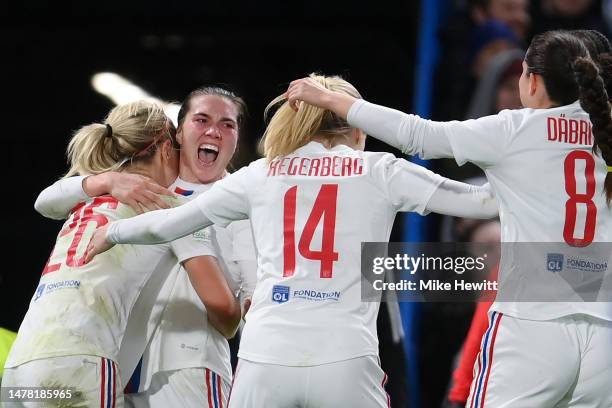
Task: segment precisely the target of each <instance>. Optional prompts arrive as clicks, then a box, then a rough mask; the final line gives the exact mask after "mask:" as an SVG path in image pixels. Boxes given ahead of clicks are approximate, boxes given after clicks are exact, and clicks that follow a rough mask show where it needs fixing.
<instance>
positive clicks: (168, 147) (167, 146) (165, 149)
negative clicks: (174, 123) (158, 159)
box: [161, 139, 175, 161]
mask: <svg viewBox="0 0 612 408" xmlns="http://www.w3.org/2000/svg"><path fill="white" fill-rule="evenodd" d="M173 154H175V153H174V147H173V146H172V141H171V140H170V139H166V140H164V142H163V143H162V145H161V155H162V158H163V159H164V160H166V161H169V160H170V159H171V158H172V155H173Z"/></svg>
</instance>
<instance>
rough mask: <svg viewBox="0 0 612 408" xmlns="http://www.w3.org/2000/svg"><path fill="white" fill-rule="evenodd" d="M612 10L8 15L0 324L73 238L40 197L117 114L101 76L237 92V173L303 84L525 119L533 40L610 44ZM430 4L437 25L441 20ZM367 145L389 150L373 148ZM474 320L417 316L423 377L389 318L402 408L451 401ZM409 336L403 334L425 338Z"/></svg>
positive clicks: (493, 1)
mask: <svg viewBox="0 0 612 408" xmlns="http://www.w3.org/2000/svg"><path fill="white" fill-rule="evenodd" d="M5 3H6V2H5ZM608 4H609V2H608V1H603V4H602V2H601V1H591V0H542V1H531V2H530V1H529V0H472V1H468V0H464V1H460V0H454V1H453V0H431V1H429V0H423V1H417V0H413V1H410V0H409V1H391V0H379V1H367V2H365V1H357V0H354V1H348V0H341V1H331V0H329V1H322V0H311V1H309V2H294V1H279V0H275V1H270V0H260V1H252V2H235V1H234V2H222V1H215V2H209V1H188V0H175V1H172V2H162V1H159V0H149V1H143V0H135V1H129V0H124V1H116V0H109V1H103V2H89V1H66V2H61V3H59V2H46V1H39V0H30V1H23V2H20V3H18V2H9V3H8V4H2V5H0V44H1V45H0V50H1V52H2V63H1V71H0V72H1V74H2V75H1V76H0V77H1V78H2V81H1V84H2V88H1V89H2V92H3V94H2V100H3V109H2V111H3V112H4V120H3V121H2V123H3V126H2V131H3V132H2V133H3V135H2V146H3V148H4V152H5V153H4V157H5V158H6V159H7V161H8V166H7V167H8V168H7V172H6V174H5V180H6V181H7V184H6V185H5V186H6V187H7V189H6V190H5V195H6V196H7V200H6V201H5V202H4V208H5V210H4V213H5V215H6V217H7V219H8V228H7V230H5V233H4V234H3V241H4V242H3V248H4V249H3V254H2V258H3V260H4V265H5V266H4V267H3V268H1V269H0V288H1V296H0V299H2V300H1V302H2V304H1V306H2V309H1V310H2V312H1V314H0V316H1V319H0V326H2V327H5V328H8V329H11V330H14V331H16V330H17V329H18V327H19V324H20V322H21V319H22V318H23V315H24V314H25V311H26V310H27V305H28V303H29V301H30V298H31V296H32V294H33V292H34V290H35V288H36V286H37V282H38V279H39V277H40V272H41V271H42V268H43V266H44V264H45V262H46V260H47V257H48V256H49V252H50V250H51V248H52V247H53V244H54V239H55V235H56V234H57V231H58V230H59V228H60V226H61V222H56V221H51V220H46V219H43V218H42V217H41V216H40V215H38V214H37V213H35V211H34V209H33V204H34V201H35V198H36V196H37V195H38V193H39V192H40V191H41V190H42V189H43V188H44V187H46V186H47V185H49V184H51V183H52V182H54V181H55V180H56V179H58V178H59V177H61V175H62V174H63V173H64V172H65V171H66V170H67V167H66V160H65V155H64V151H65V147H66V145H67V142H68V140H69V138H70V137H71V134H72V132H73V131H74V130H76V129H78V128H79V127H80V126H82V125H84V124H87V123H90V122H94V121H100V120H102V119H103V117H104V115H105V114H106V113H107V112H108V111H109V110H110V108H112V106H113V103H112V102H111V101H110V100H109V99H108V98H106V97H105V96H103V95H100V94H98V93H97V92H95V91H94V89H93V88H92V85H91V79H92V76H93V75H94V74H95V73H98V72H115V73H117V74H120V75H122V76H123V77H125V78H127V79H129V80H130V81H132V82H133V83H135V84H136V85H138V86H141V87H142V88H143V89H145V90H146V91H147V92H149V93H150V94H152V95H153V96H156V97H159V98H161V99H164V100H168V101H181V99H182V98H183V97H184V96H185V95H186V94H187V93H188V92H189V91H190V90H192V89H194V88H196V87H198V86H201V85H204V84H211V83H214V84H224V85H228V86H230V87H231V88H232V89H235V90H236V91H237V92H238V93H239V94H241V95H243V97H244V99H245V100H246V102H247V105H248V107H249V111H250V115H249V119H248V122H247V126H246V129H245V131H244V132H243V133H242V135H241V140H240V146H239V152H238V154H237V156H236V158H235V160H234V162H233V165H234V167H235V168H239V167H241V166H242V165H244V164H246V163H248V162H249V161H250V160H252V159H254V158H256V157H257V155H256V143H257V141H258V139H259V137H260V135H261V134H262V130H263V127H264V122H263V109H264V107H265V105H266V104H267V103H268V102H269V101H270V100H272V99H273V98H274V97H275V96H277V95H278V94H280V93H282V92H283V91H284V90H285V89H286V86H287V84H288V82H290V81H291V80H293V79H296V78H298V77H302V76H305V75H307V74H308V73H310V72H313V71H317V72H322V73H325V74H341V75H343V76H344V77H345V78H346V79H348V80H349V81H350V82H352V83H353V84H354V85H355V86H356V87H357V88H358V89H359V90H360V92H361V93H362V95H363V96H364V97H365V98H366V99H368V100H371V101H374V102H377V103H380V104H383V105H386V106H390V107H394V108H397V109H400V110H403V111H409V112H411V111H414V110H413V109H415V105H418V106H416V108H417V111H418V113H421V114H424V115H426V116H430V117H432V118H434V119H438V120H450V119H464V118H467V117H478V116H483V115H486V114H493V113H496V112H497V111H499V110H500V109H503V108H518V107H520V101H517V98H518V90H517V87H516V81H517V80H518V75H520V70H518V68H517V64H518V65H520V61H521V58H522V57H521V54H520V53H521V52H522V51H521V50H524V49H525V47H526V46H527V45H528V42H529V40H530V38H531V36H532V35H533V34H534V33H538V32H541V31H545V30H548V29H553V28H568V29H574V28H594V29H598V30H601V31H603V32H605V33H606V34H607V33H608V32H609V29H608V26H607V24H606V19H605V15H606V14H605V13H604V10H606V7H607V6H608ZM425 8H428V11H427V13H432V12H433V13H434V14H435V18H434V19H433V20H432V19H431V15H429V17H427V16H426V15H425V14H427V13H425ZM428 24H432V25H434V27H429V28H431V29H433V37H432V38H431V39H433V41H434V42H435V44H434V45H435V46H434V47H432V50H431V51H432V52H433V54H434V55H429V57H430V58H433V61H434V62H435V65H434V66H433V69H432V70H431V71H430V72H429V77H430V78H429V79H430V80H431V84H432V85H431V86H427V87H426V89H424V90H423V89H422V88H423V87H419V85H422V84H423V83H427V84H429V82H422V81H426V78H424V77H423V75H424V74H423V72H420V73H419V72H418V69H417V68H418V64H419V63H422V62H423V61H422V59H423V58H425V57H427V53H425V54H424V53H423V49H422V47H428V46H429V45H428V44H430V43H427V42H426V41H425V42H424V41H423V40H424V36H426V35H427V28H428V27H427V25H428ZM426 51H427V50H426ZM513 52H514V54H513ZM430 54H431V53H430ZM502 54H503V55H502ZM424 55H425V56H424ZM500 55H501V57H500ZM502 57H503V58H502ZM517 61H518V63H517ZM425 74H427V72H426V73H425ZM417 89H420V91H421V92H427V93H428V94H429V96H431V98H432V102H431V103H426V104H425V105H426V112H424V111H423V107H422V104H419V99H418V97H415V92H417ZM419 95H420V94H419ZM415 98H416V99H415ZM415 102H416V103H415ZM517 104H518V106H517ZM419 106H420V107H419ZM368 149H370V150H389V147H388V146H385V145H382V144H379V143H376V142H375V141H373V140H369V141H368ZM396 153H397V152H396ZM431 165H432V166H433V168H434V169H435V170H437V171H439V172H440V173H442V174H444V175H447V176H449V177H451V178H455V179H462V178H465V177H472V176H477V175H478V174H479V171H478V170H477V169H475V168H471V167H465V168H462V169H459V168H457V167H456V166H455V165H454V164H453V163H452V162H451V161H440V162H436V163H432V164H431ZM404 225H405V222H404V220H402V219H399V220H398V222H397V227H396V228H395V230H394V233H393V237H392V238H393V240H396V241H400V240H402V239H403V238H404V237H405V236H406V233H407V231H405V230H404V228H403V226H404ZM457 225H460V223H458V222H457V220H448V219H446V220H443V219H441V218H439V217H433V216H430V217H428V219H427V220H426V223H425V224H424V231H423V232H422V233H421V234H420V237H422V239H423V240H434V241H435V240H438V239H450V240H455V239H462V240H470V239H472V238H473V237H472V236H471V235H470V234H471V233H472V232H473V231H471V230H469V232H470V234H468V233H466V231H465V230H462V229H461V228H460V227H457ZM441 228H442V231H441ZM383 310H384V309H383ZM472 311H473V305H470V304H465V305H459V306H457V305H456V304H452V305H447V304H428V305H423V307H421V308H420V309H419V310H418V316H417V317H418V319H417V320H415V322H417V323H416V326H417V329H418V330H417V331H418V333H419V334H418V335H417V336H416V337H413V338H412V339H413V343H414V344H416V350H417V352H418V355H417V357H415V359H414V360H416V358H418V359H419V364H418V366H417V375H414V371H411V370H410V369H407V368H406V362H407V361H408V363H410V361H411V360H410V353H408V354H409V356H408V357H409V358H407V359H406V358H405V355H404V352H405V348H404V347H402V345H401V344H398V343H393V342H392V341H391V338H390V337H391V336H390V334H389V321H388V317H387V314H386V313H381V318H380V320H381V321H380V325H381V330H380V337H381V358H382V363H383V367H384V368H385V370H387V371H388V372H389V374H390V381H391V383H390V389H389V391H390V393H391V395H392V401H393V404H394V405H395V406H400V407H405V406H412V407H419V406H420V407H427V408H428V407H440V406H441V404H443V403H445V402H444V401H445V400H446V392H447V387H448V384H449V379H450V375H451V368H452V362H453V358H454V356H455V355H456V354H457V353H458V352H459V350H460V349H461V346H462V342H463V338H464V337H465V334H466V332H467V329H468V327H469V325H470V320H471V317H472ZM405 318H406V317H405ZM405 329H407V328H406V327H405ZM410 330H412V329H410ZM410 330H407V332H408V333H407V336H414V335H413V334H411V333H410ZM407 372H411V373H413V374H411V375H408V374H407ZM446 403H448V401H447V402H446Z"/></svg>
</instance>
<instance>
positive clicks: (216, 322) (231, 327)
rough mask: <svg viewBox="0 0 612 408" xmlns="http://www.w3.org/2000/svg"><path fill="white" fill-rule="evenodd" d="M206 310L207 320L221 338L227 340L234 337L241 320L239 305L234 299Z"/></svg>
mask: <svg viewBox="0 0 612 408" xmlns="http://www.w3.org/2000/svg"><path fill="white" fill-rule="evenodd" d="M207 309H208V315H209V320H211V323H212V324H213V326H215V328H216V329H217V330H218V331H219V333H221V334H222V335H223V337H225V338H226V339H228V340H229V339H231V338H232V337H234V336H235V335H236V332H237V331H238V326H239V325H240V318H241V311H240V305H239V303H238V301H237V300H236V299H232V300H231V301H229V302H224V303H223V304H219V305H216V306H215V307H214V308H212V307H207Z"/></svg>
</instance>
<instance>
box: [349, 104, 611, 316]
mask: <svg viewBox="0 0 612 408" xmlns="http://www.w3.org/2000/svg"><path fill="white" fill-rule="evenodd" d="M348 116H349V117H348V119H349V123H351V124H352V125H353V126H357V127H361V128H363V129H364V130H365V131H366V132H368V133H370V134H373V135H375V136H376V137H379V138H380V139H382V140H384V141H386V142H388V143H390V144H391V145H394V146H396V147H399V148H401V149H402V151H404V152H405V153H410V154H415V153H418V154H420V155H421V156H422V157H424V158H439V157H455V159H456V161H457V163H458V164H459V165H462V164H464V163H466V162H472V163H474V164H476V165H478V166H480V167H481V168H482V169H484V171H485V173H486V176H487V178H488V179H489V182H490V183H491V186H492V188H493V190H494V191H495V194H496V197H497V200H498V202H499V206H500V209H499V214H500V220H501V226H502V236H501V239H502V245H503V248H502V249H503V253H502V259H501V264H500V270H499V282H500V283H499V291H500V293H501V292H502V291H503V290H505V289H504V288H506V287H512V289H511V290H517V289H519V290H518V291H517V292H515V293H514V294H515V295H516V298H515V299H535V298H537V297H538V296H537V293H533V292H534V291H536V290H542V289H543V287H544V286H547V285H543V283H546V282H547V281H549V282H550V285H549V286H550V289H547V290H549V291H550V292H551V293H554V292H555V291H558V292H559V293H565V291H566V290H568V289H571V285H570V284H568V282H569V281H570V280H571V279H576V280H578V283H579V282H580V280H586V279H593V277H594V276H596V275H595V274H597V273H598V271H596V270H594V269H593V270H586V269H584V268H582V270H580V269H576V270H575V271H574V272H572V271H568V272H572V274H571V276H568V275H567V274H566V275H562V274H561V273H557V272H560V271H561V270H562V269H563V267H562V265H563V261H565V262H566V263H565V265H566V270H567V269H569V267H572V265H570V264H568V262H572V263H574V262H575V261H576V260H577V258H578V257H574V258H576V259H568V258H567V257H566V259H564V260H563V259H562V254H555V253H551V254H549V258H548V259H547V258H538V256H539V255H541V254H536V255H534V258H533V262H532V264H531V265H525V262H524V261H525V260H524V259H520V258H521V257H520V256H517V255H516V254H525V253H526V252H525V251H526V249H527V248H529V245H527V244H533V247H534V253H537V251H538V250H541V249H542V248H543V247H544V245H547V244H540V243H548V245H550V243H559V244H555V245H550V248H551V252H563V250H567V251H570V249H571V252H572V253H573V252H574V251H575V250H574V249H572V248H576V247H581V246H586V248H589V244H591V243H595V245H591V247H592V248H595V249H594V251H595V252H597V254H591V255H593V259H591V260H594V258H598V261H599V262H600V263H601V264H602V265H603V264H610V262H612V259H609V257H610V256H611V255H612V254H610V251H609V250H606V249H605V248H604V246H605V245H608V247H607V248H610V247H609V245H610V244H609V243H610V242H612V212H611V209H610V207H608V205H607V204H606V198H605V193H604V192H603V185H604V180H605V178H606V174H607V167H606V163H605V161H604V160H603V159H602V158H601V157H600V156H599V155H596V154H593V151H592V147H593V135H592V127H591V123H590V121H589V116H588V114H587V113H586V112H584V110H582V108H581V107H580V104H579V102H575V103H573V104H570V105H566V106H561V107H557V108H551V109H519V110H505V111H502V112H500V113H499V114H497V115H493V116H487V117H484V118H480V119H476V120H467V121H462V122H458V121H453V122H432V121H427V120H423V119H420V118H418V117H416V116H414V115H406V114H402V113H399V112H397V111H392V110H390V109H387V108H383V107H380V106H376V105H373V104H370V103H367V102H365V101H357V102H355V104H353V106H352V107H351V110H350V112H349V115H348ZM428 140H429V142H428ZM448 143H450V147H449V146H448ZM508 243H521V244H508ZM598 243H608V244H598ZM602 249H603V250H604V251H607V254H606V253H603V254H602V253H601V250H602ZM587 251H588V249H587ZM550 257H552V258H550ZM604 258H608V259H604ZM548 262H552V263H553V265H552V267H550V265H548V264H547V263H548ZM578 262H579V263H581V261H580V260H578ZM585 262H589V259H586V260H585ZM595 263H597V262H595ZM574 265H579V264H577V263H574ZM587 269H588V268H587ZM600 275H601V273H600ZM609 275H610V272H607V277H604V279H607V280H604V281H603V284H602V282H599V283H598V284H600V285H601V288H602V290H601V291H600V295H599V297H598V298H597V300H599V302H580V301H578V302H576V301H574V300H579V298H577V297H567V298H565V299H558V300H567V301H556V302H541V301H537V302H503V303H502V302H497V303H495V304H494V305H493V307H492V310H496V311H500V312H503V313H505V314H508V315H511V316H514V317H518V318H523V319H535V320H548V319H554V318H558V317H562V316H566V315H570V314H575V313H584V314H588V315H592V316H596V317H599V318H602V319H606V320H612V303H610V299H609V297H610V287H611V286H612V281H610V276H609ZM543 280H546V281H543ZM506 284H508V285H506ZM573 284H576V282H573ZM570 291H571V290H570ZM504 293H506V292H504ZM504 300H511V299H509V298H508V297H505V299H504ZM536 300H538V299H536ZM593 300H595V299H593Z"/></svg>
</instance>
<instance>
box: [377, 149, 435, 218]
mask: <svg viewBox="0 0 612 408" xmlns="http://www.w3.org/2000/svg"><path fill="white" fill-rule="evenodd" d="M373 170H374V171H373V172H372V174H373V175H374V176H375V177H377V178H379V180H376V181H375V182H376V183H377V184H378V185H379V186H382V188H383V189H384V190H385V192H386V195H387V198H388V200H389V202H390V204H391V206H392V207H393V208H395V210H396V211H413V212H417V213H419V214H421V215H425V214H427V211H426V206H427V203H428V202H429V199H430V198H431V196H432V195H433V193H434V192H435V191H436V189H437V188H438V186H439V185H440V183H442V181H443V180H444V178H443V177H442V176H440V175H438V174H436V173H434V172H432V171H430V170H428V169H426V168H425V167H422V166H418V165H416V164H414V163H410V162H408V161H406V160H404V159H398V158H396V157H395V156H393V155H392V154H387V155H385V156H383V157H382V158H381V159H380V160H378V162H377V163H376V165H375V168H374V169H373Z"/></svg>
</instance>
